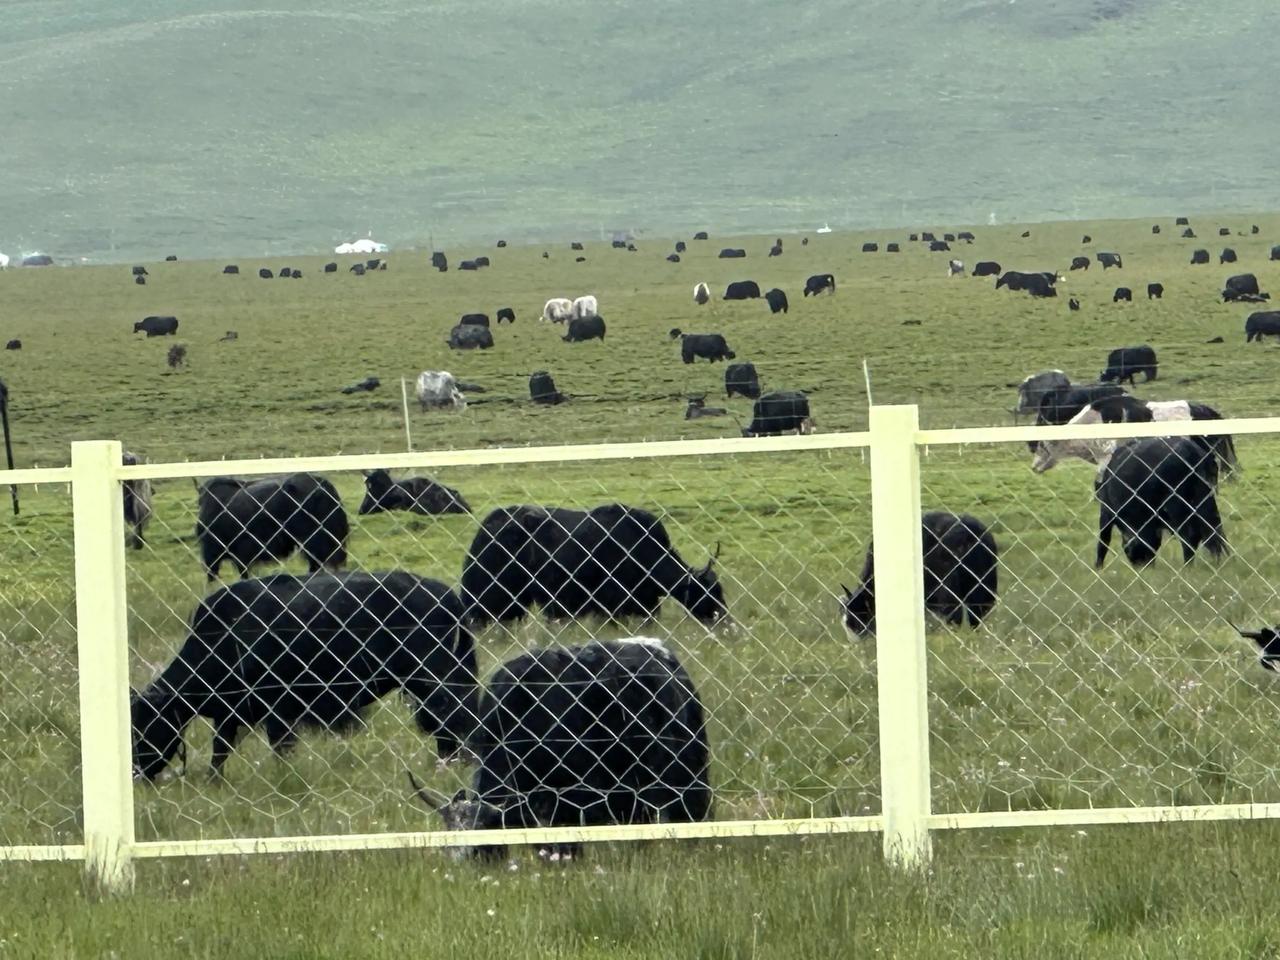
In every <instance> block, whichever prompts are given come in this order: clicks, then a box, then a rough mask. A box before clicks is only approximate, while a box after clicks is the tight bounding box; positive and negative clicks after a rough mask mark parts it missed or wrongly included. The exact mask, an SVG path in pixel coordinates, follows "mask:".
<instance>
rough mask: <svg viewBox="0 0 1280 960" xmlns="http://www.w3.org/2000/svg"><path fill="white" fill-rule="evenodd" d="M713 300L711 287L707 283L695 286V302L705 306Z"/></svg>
mask: <svg viewBox="0 0 1280 960" xmlns="http://www.w3.org/2000/svg"><path fill="white" fill-rule="evenodd" d="M710 300H711V288H710V287H708V286H707V285H706V284H705V283H698V284H695V285H694V288H693V302H694V303H696V304H697V305H698V306H700V307H701V306H704V305H706V304H707V303H708V302H709V301H710Z"/></svg>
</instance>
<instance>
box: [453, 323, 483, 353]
mask: <svg viewBox="0 0 1280 960" xmlns="http://www.w3.org/2000/svg"><path fill="white" fill-rule="evenodd" d="M445 343H447V344H448V345H449V349H450V350H488V349H489V348H490V347H492V346H493V331H491V330H490V329H489V328H488V327H481V326H479V325H477V324H474V323H460V324H458V325H457V326H456V327H454V328H453V329H452V330H450V331H449V339H447V340H446V341H445Z"/></svg>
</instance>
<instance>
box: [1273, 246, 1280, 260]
mask: <svg viewBox="0 0 1280 960" xmlns="http://www.w3.org/2000/svg"><path fill="white" fill-rule="evenodd" d="M1271 259H1272V260H1280V244H1276V245H1275V246H1274V247H1272V248H1271Z"/></svg>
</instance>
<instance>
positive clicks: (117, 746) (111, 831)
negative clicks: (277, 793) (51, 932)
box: [71, 440, 133, 893]
mask: <svg viewBox="0 0 1280 960" xmlns="http://www.w3.org/2000/svg"><path fill="white" fill-rule="evenodd" d="M120 457H121V448H120V443H119V442H118V441H101V440H98V441H89V442H78V443H73V444H72V445H71V504H72V509H73V511H74V514H75V517H74V524H75V572H76V636H77V650H78V658H79V660H78V673H79V683H80V775H81V778H82V787H83V796H84V800H83V802H84V845H85V870H86V872H87V873H88V875H89V878H90V879H91V881H93V882H94V883H96V885H97V886H98V887H99V888H100V889H101V890H103V891H104V892H107V893H127V892H129V891H130V890H131V889H132V888H133V780H132V772H133V763H132V741H131V734H130V720H129V642H128V615H127V611H128V602H127V598H126V594H125V575H124V573H125V571H124V501H123V494H122V493H121V488H120V480H119V479H118V476H117V471H118V470H119V469H120Z"/></svg>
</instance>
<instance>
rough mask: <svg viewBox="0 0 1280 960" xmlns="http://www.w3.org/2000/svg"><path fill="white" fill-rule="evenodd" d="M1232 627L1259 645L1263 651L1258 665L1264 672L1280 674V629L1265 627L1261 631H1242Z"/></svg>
mask: <svg viewBox="0 0 1280 960" xmlns="http://www.w3.org/2000/svg"><path fill="white" fill-rule="evenodd" d="M1232 627H1233V628H1234V629H1235V631H1236V633H1238V634H1240V636H1242V637H1244V638H1245V639H1246V640H1252V641H1253V642H1254V643H1256V644H1257V645H1258V649H1259V650H1260V651H1261V653H1260V654H1259V656H1258V663H1260V664H1262V668H1263V669H1264V670H1270V671H1272V672H1273V673H1280V627H1263V628H1262V629H1261V630H1241V629H1240V628H1239V627H1237V626H1236V625H1235V624H1232Z"/></svg>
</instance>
